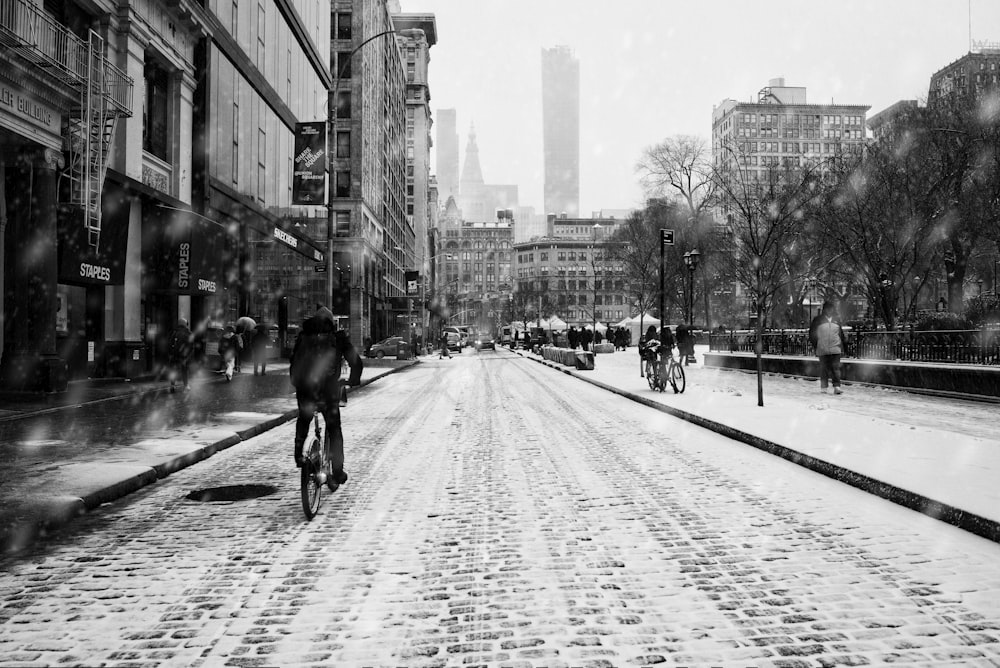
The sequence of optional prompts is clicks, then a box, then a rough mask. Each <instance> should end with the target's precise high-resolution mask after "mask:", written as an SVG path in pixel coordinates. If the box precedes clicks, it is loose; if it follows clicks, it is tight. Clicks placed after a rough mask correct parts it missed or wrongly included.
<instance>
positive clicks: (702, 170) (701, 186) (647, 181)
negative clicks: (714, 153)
mask: <svg viewBox="0 0 1000 668" xmlns="http://www.w3.org/2000/svg"><path fill="white" fill-rule="evenodd" d="M636 171H638V172H639V174H640V182H641V183H642V186H643V188H644V190H645V191H646V193H647V196H650V197H666V198H668V199H674V198H680V199H681V200H682V201H683V202H684V204H685V208H686V209H687V211H688V213H689V215H690V217H691V218H695V219H697V218H700V217H701V216H702V214H703V213H704V212H705V211H706V209H707V207H708V206H710V204H711V202H712V200H713V196H714V193H715V189H716V184H715V180H714V179H713V178H712V168H711V162H710V158H709V153H708V148H707V146H706V141H705V140H704V139H701V138H700V137H692V136H690V135H677V136H674V137H667V138H666V139H664V140H663V141H662V142H660V143H659V144H655V145H653V146H649V147H647V148H646V150H644V151H643V153H642V157H641V158H640V159H639V162H638V164H637V165H636Z"/></svg>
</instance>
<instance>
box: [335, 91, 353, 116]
mask: <svg viewBox="0 0 1000 668" xmlns="http://www.w3.org/2000/svg"><path fill="white" fill-rule="evenodd" d="M350 117H351V92H350V91H340V92H338V93H337V118H350Z"/></svg>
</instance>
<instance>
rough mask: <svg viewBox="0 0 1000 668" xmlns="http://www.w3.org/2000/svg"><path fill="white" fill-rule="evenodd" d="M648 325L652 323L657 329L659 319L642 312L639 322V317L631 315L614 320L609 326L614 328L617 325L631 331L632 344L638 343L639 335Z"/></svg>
mask: <svg viewBox="0 0 1000 668" xmlns="http://www.w3.org/2000/svg"><path fill="white" fill-rule="evenodd" d="M650 325H653V326H654V327H656V328H657V329H659V328H660V320H659V318H654V317H653V316H651V315H649V314H648V313H646V314H643V316H642V318H641V322H640V317H639V316H637V315H636V316H632V317H631V318H625V319H624V320H621V321H619V322H616V323H614V324H613V325H611V326H612V327H614V328H615V329H617V328H619V327H624V328H625V329H627V330H629V331H630V332H631V333H632V343H633V345H634V344H638V343H639V337H641V336H642V335H643V334H644V333H645V332H646V330H647V329H649V326H650Z"/></svg>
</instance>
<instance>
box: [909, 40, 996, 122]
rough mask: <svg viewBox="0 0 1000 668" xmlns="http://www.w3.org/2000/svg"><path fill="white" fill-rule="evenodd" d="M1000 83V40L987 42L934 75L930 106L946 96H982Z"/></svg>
mask: <svg viewBox="0 0 1000 668" xmlns="http://www.w3.org/2000/svg"><path fill="white" fill-rule="evenodd" d="M998 87H1000V43H983V44H981V45H978V46H977V47H976V48H974V49H973V50H972V51H970V52H969V53H967V54H965V55H964V56H962V57H961V58H959V59H958V60H956V61H954V62H952V63H950V64H948V65H946V66H945V67H942V68H941V69H940V70H938V71H937V72H935V73H934V74H932V75H931V81H930V87H929V89H928V91H927V106H928V107H931V108H933V107H934V106H935V105H937V104H941V103H943V102H945V101H946V100H952V99H960V100H961V99H966V100H979V99H981V98H982V96H983V94H984V93H985V92H986V91H989V90H993V91H995V90H997V88H998Z"/></svg>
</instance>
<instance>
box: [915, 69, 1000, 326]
mask: <svg viewBox="0 0 1000 668" xmlns="http://www.w3.org/2000/svg"><path fill="white" fill-rule="evenodd" d="M998 126H1000V97H998V92H997V91H996V89H995V88H994V89H993V90H992V91H991V92H989V93H987V94H984V95H982V96H980V97H979V98H978V99H973V98H970V97H962V96H952V97H943V98H939V99H938V100H935V101H934V104H930V103H929V104H928V106H927V108H925V109H921V110H919V111H918V112H917V113H915V114H914V116H913V118H911V119H910V122H909V123H908V125H907V127H906V135H905V138H906V139H907V140H908V141H909V142H911V143H912V144H914V145H915V147H916V148H915V149H914V150H916V151H919V153H920V154H921V155H922V160H923V162H922V167H923V170H924V172H925V173H926V175H927V177H928V182H929V188H928V190H927V198H926V204H925V214H924V215H925V217H926V218H928V219H930V220H933V221H934V222H935V225H936V228H937V229H938V230H939V231H940V232H941V233H942V235H943V252H942V254H941V256H940V257H941V261H942V262H943V263H944V270H945V271H944V273H945V275H946V277H947V282H948V303H949V306H950V308H951V310H953V311H954V310H956V309H957V308H958V307H959V306H960V305H961V304H962V303H963V296H964V295H963V285H964V283H965V278H966V274H967V271H968V269H969V263H970V260H972V259H973V257H974V256H975V253H976V250H977V248H979V247H980V246H981V245H982V243H983V242H984V241H986V240H990V239H991V238H993V239H995V238H996V230H997V227H998V225H1000V222H998V221H1000V198H998V195H1000V183H998V179H1000V131H998Z"/></svg>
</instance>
